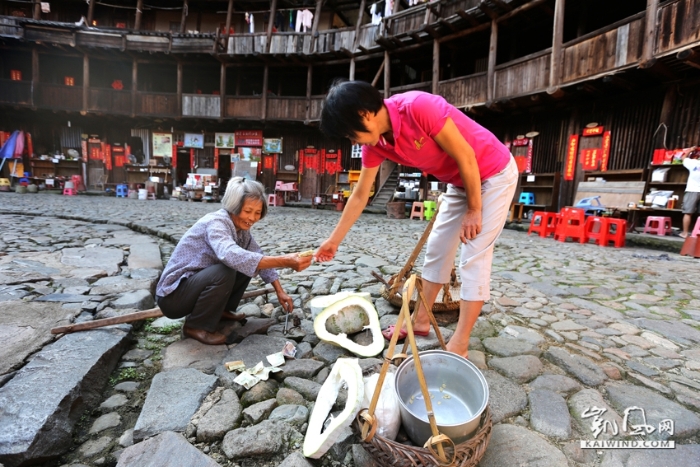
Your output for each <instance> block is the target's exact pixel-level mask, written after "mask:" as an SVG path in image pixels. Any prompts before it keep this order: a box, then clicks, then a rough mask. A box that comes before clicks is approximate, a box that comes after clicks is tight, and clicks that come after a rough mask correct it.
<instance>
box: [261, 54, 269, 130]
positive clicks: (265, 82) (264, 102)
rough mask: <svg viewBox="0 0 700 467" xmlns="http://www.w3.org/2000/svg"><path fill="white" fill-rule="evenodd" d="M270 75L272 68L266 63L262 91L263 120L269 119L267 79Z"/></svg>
mask: <svg viewBox="0 0 700 467" xmlns="http://www.w3.org/2000/svg"><path fill="white" fill-rule="evenodd" d="M269 74H270V67H269V65H268V64H267V63H266V64H265V68H264V69H263V89H262V116H261V119H262V120H265V119H266V118H267V79H268V77H269Z"/></svg>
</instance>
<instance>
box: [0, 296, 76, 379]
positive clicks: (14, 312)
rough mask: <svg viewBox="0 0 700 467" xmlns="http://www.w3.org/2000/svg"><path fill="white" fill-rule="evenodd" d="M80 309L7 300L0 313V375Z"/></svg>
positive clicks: (36, 347)
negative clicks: (52, 329) (0, 343)
mask: <svg viewBox="0 0 700 467" xmlns="http://www.w3.org/2000/svg"><path fill="white" fill-rule="evenodd" d="M79 313H80V310H79V309H76V310H66V309H64V308H62V307H61V304H60V303H37V302H22V301H10V302H5V303H3V305H2V312H1V313H0V342H2V345H0V375H3V374H5V373H7V372H9V371H12V370H16V369H17V368H19V367H20V366H21V365H22V364H23V363H24V361H25V360H26V358H27V357H28V356H29V355H32V354H34V353H35V352H36V351H38V350H39V349H41V348H42V347H43V346H44V345H45V344H48V343H49V342H52V341H53V340H54V339H55V336H53V335H51V334H50V332H49V331H50V330H51V328H54V327H58V326H65V325H67V324H70V321H71V320H73V319H74V318H75V317H76V316H77V315H78V314H79Z"/></svg>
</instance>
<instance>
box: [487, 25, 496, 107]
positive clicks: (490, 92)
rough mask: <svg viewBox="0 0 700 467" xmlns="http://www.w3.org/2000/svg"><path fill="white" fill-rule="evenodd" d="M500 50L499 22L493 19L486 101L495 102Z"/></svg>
mask: <svg viewBox="0 0 700 467" xmlns="http://www.w3.org/2000/svg"><path fill="white" fill-rule="evenodd" d="M497 51H498V23H497V22H496V20H491V41H490V42H489V65H488V73H487V77H486V102H488V103H493V100H494V95H495V94H496V93H495V91H494V87H495V84H496V80H495V76H496V52H497Z"/></svg>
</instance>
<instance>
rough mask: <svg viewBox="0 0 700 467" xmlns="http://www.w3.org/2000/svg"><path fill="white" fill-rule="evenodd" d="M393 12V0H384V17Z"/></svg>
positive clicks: (416, 0) (415, 0)
mask: <svg viewBox="0 0 700 467" xmlns="http://www.w3.org/2000/svg"><path fill="white" fill-rule="evenodd" d="M414 2H416V3H417V2H418V0H414ZM393 12H394V0H385V4H384V17H385V18H386V17H387V16H391V14H392V13H393Z"/></svg>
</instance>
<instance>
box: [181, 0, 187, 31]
mask: <svg viewBox="0 0 700 467" xmlns="http://www.w3.org/2000/svg"><path fill="white" fill-rule="evenodd" d="M187 3H188V0H182V15H181V16H180V34H184V32H185V26H186V24H187V13H188V12H187Z"/></svg>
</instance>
